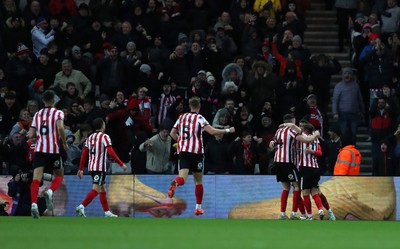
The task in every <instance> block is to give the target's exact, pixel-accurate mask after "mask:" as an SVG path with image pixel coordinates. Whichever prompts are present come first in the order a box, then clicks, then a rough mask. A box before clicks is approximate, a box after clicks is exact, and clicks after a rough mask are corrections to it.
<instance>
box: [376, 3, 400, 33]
mask: <svg viewBox="0 0 400 249" xmlns="http://www.w3.org/2000/svg"><path fill="white" fill-rule="evenodd" d="M381 20H382V26H381V33H382V35H383V37H385V38H386V37H387V36H388V35H389V34H390V33H396V32H398V31H399V22H400V7H399V6H398V5H397V0H387V8H386V9H385V11H383V12H382V13H381Z"/></svg>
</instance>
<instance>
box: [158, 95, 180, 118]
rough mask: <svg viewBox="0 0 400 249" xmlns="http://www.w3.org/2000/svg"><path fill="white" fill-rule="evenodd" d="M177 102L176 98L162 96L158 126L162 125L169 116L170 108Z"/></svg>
mask: <svg viewBox="0 0 400 249" xmlns="http://www.w3.org/2000/svg"><path fill="white" fill-rule="evenodd" d="M175 100H176V98H175V96H172V95H165V94H164V93H163V94H161V98H160V106H159V107H158V116H157V119H158V124H162V122H163V121H164V118H165V117H166V116H167V111H168V108H169V107H170V106H171V105H172V103H174V102H175Z"/></svg>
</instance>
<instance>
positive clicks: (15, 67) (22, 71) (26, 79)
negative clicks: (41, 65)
mask: <svg viewBox="0 0 400 249" xmlns="http://www.w3.org/2000/svg"><path fill="white" fill-rule="evenodd" d="M5 71H6V72H7V81H8V86H9V88H10V89H11V90H14V91H15V93H16V97H17V100H18V101H19V103H21V104H22V105H23V106H25V105H26V101H27V100H28V99H29V94H28V86H29V83H30V82H31V81H32V80H33V78H34V69H33V62H32V58H31V57H30V50H29V48H28V47H27V46H25V45H24V44H22V43H20V44H18V48H17V53H16V56H15V57H14V58H12V59H11V60H9V61H8V62H7V64H6V68H5Z"/></svg>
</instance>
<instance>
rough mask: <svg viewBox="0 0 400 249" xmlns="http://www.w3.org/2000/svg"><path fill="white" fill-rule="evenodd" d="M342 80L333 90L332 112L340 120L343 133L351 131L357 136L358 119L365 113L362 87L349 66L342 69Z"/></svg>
mask: <svg viewBox="0 0 400 249" xmlns="http://www.w3.org/2000/svg"><path fill="white" fill-rule="evenodd" d="M342 72H343V74H342V78H343V79H342V81H340V82H339V83H338V84H337V85H336V86H335V88H334V90H333V97H332V112H333V117H334V118H335V119H336V120H338V122H339V125H340V130H341V133H342V134H345V133H346V132H350V133H351V134H352V136H353V137H354V138H355V137H356V134H357V127H358V121H359V120H360V118H362V116H363V114H364V113H365V109H364V101H363V99H362V97H361V92H360V88H359V86H358V84H357V82H356V81H355V80H354V78H353V70H352V69H351V68H349V67H346V68H343V70H342Z"/></svg>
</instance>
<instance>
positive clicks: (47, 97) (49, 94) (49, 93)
mask: <svg viewBox="0 0 400 249" xmlns="http://www.w3.org/2000/svg"><path fill="white" fill-rule="evenodd" d="M55 96H56V94H55V93H54V91H53V90H46V91H45V92H44V93H43V96H42V99H43V101H44V102H46V103H49V102H51V101H53V100H54V97H55Z"/></svg>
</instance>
